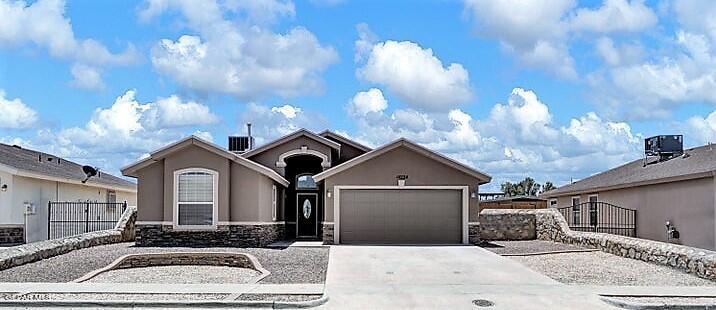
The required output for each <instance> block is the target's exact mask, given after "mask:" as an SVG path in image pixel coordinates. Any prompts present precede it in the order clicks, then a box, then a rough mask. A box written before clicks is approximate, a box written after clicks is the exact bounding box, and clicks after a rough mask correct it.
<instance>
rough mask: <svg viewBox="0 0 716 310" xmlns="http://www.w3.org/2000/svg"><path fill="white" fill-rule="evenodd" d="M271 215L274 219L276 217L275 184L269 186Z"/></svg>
mask: <svg viewBox="0 0 716 310" xmlns="http://www.w3.org/2000/svg"><path fill="white" fill-rule="evenodd" d="M271 212H272V213H271V217H272V218H273V220H274V221H275V220H276V219H277V218H278V189H277V188H276V185H273V186H272V187H271Z"/></svg>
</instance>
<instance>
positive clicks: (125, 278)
mask: <svg viewBox="0 0 716 310" xmlns="http://www.w3.org/2000/svg"><path fill="white" fill-rule="evenodd" d="M260 276H261V273H260V272H258V271H256V270H253V269H249V268H238V267H226V266H186V265H182V266H151V267H140V268H123V269H114V270H109V271H105V272H102V273H100V274H98V275H97V276H95V277H93V278H91V279H89V280H87V281H85V282H94V283H165V284H202V283H231V284H244V283H255V282H256V280H257V279H258V278H259V277H260Z"/></svg>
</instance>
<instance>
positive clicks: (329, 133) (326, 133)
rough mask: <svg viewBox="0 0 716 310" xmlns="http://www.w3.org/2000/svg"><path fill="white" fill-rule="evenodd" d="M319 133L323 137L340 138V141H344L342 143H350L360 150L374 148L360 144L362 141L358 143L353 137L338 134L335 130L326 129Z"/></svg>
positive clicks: (366, 150)
mask: <svg viewBox="0 0 716 310" xmlns="http://www.w3.org/2000/svg"><path fill="white" fill-rule="evenodd" d="M318 135H319V136H321V137H327V138H328V137H330V138H333V139H336V140H338V141H339V142H340V143H342V144H347V145H350V146H352V147H354V148H357V149H359V150H361V151H363V152H370V151H372V150H373V149H371V148H369V147H367V146H365V145H363V144H360V143H358V142H355V141H353V140H351V139H348V138H346V137H344V136H342V135H340V134H337V133H335V132H333V131H330V130H324V131H323V132H321V133H319V134H318Z"/></svg>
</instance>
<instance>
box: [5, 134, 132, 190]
mask: <svg viewBox="0 0 716 310" xmlns="http://www.w3.org/2000/svg"><path fill="white" fill-rule="evenodd" d="M0 166H1V167H0V168H4V169H2V170H5V171H7V172H9V173H11V174H14V175H19V176H24V177H29V178H35V179H43V180H50V181H57V182H65V183H75V184H82V180H84V179H85V177H86V175H85V173H84V172H83V171H82V165H80V164H77V163H75V162H72V161H69V160H67V159H64V158H61V157H59V156H55V155H52V154H48V153H43V152H38V151H34V150H30V149H25V148H22V147H20V146H14V145H7V144H3V143H0ZM84 184H86V185H88V186H93V187H100V188H109V189H115V190H122V191H129V192H136V191H137V185H136V184H134V183H132V182H129V181H127V180H124V179H122V178H119V177H116V176H113V175H111V174H109V173H105V172H100V173H99V174H98V175H97V176H94V177H92V178H90V179H89V180H88V181H87V182H86V183H84Z"/></svg>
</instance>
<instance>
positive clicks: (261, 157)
mask: <svg viewBox="0 0 716 310" xmlns="http://www.w3.org/2000/svg"><path fill="white" fill-rule="evenodd" d="M302 146H306V147H308V149H309V150H314V151H318V152H320V153H322V154H324V155H326V156H328V160H329V161H330V160H331V148H330V147H329V146H327V145H325V144H323V143H320V142H318V141H316V140H313V139H310V138H306V137H305V136H300V137H297V138H295V139H293V140H290V141H287V142H285V143H283V144H280V145H277V146H274V147H273V148H271V149H268V150H266V151H264V152H261V153H259V154H256V155H253V156H251V157H249V158H250V159H251V160H253V161H255V162H257V163H259V164H262V165H264V166H266V167H269V168H271V169H273V170H275V171H276V172H278V173H279V174H281V175H283V173H284V171H283V169H282V168H277V167H276V161H277V160H278V157H279V156H280V155H281V154H283V153H286V152H288V151H292V150H297V149H300V148H301V147H302Z"/></svg>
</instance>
